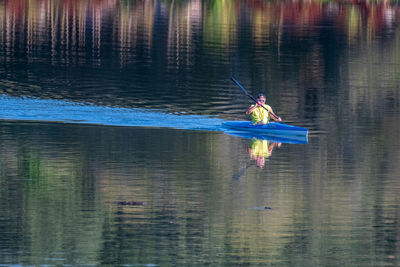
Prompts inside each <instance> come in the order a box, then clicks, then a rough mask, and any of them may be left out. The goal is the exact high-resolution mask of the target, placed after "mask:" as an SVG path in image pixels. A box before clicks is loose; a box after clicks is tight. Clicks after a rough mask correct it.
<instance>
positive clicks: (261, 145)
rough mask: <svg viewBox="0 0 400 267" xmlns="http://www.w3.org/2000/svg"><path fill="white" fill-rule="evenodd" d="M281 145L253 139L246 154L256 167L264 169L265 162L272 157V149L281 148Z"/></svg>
mask: <svg viewBox="0 0 400 267" xmlns="http://www.w3.org/2000/svg"><path fill="white" fill-rule="evenodd" d="M281 145H282V143H275V142H271V141H268V140H265V139H256V138H253V139H252V140H251V143H250V146H249V148H248V152H249V155H250V157H251V158H252V159H253V160H255V162H256V164H257V166H258V167H260V168H264V166H265V161H266V160H267V159H268V158H269V157H270V156H271V155H272V151H273V150H274V148H275V147H281Z"/></svg>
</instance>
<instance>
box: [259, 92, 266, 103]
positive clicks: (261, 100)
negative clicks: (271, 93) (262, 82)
mask: <svg viewBox="0 0 400 267" xmlns="http://www.w3.org/2000/svg"><path fill="white" fill-rule="evenodd" d="M257 100H258V101H259V102H265V95H264V94H258V97H257Z"/></svg>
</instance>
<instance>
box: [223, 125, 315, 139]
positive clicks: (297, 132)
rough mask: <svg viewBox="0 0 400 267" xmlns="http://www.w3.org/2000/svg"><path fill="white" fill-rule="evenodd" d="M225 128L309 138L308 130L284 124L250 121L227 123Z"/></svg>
mask: <svg viewBox="0 0 400 267" xmlns="http://www.w3.org/2000/svg"><path fill="white" fill-rule="evenodd" d="M223 126H224V127H226V128H229V129H234V130H237V131H245V132H251V133H257V134H266V135H275V136H307V134H308V130H307V128H303V127H297V126H292V125H288V124H284V123H277V122H271V123H267V124H252V123H251V122H250V121H227V122H224V123H223Z"/></svg>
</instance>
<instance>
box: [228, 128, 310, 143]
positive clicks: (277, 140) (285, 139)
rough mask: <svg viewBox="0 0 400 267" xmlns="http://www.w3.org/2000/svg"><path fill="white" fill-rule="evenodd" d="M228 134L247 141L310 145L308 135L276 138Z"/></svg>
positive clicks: (236, 132) (236, 133)
mask: <svg viewBox="0 0 400 267" xmlns="http://www.w3.org/2000/svg"><path fill="white" fill-rule="evenodd" d="M225 133H226V134H229V135H233V136H237V137H241V138H246V139H253V138H255V139H261V140H268V141H271V142H275V143H289V144H307V143H308V136H307V135H301V136H297V135H293V136H291V135H289V136H285V135H282V136H275V135H268V134H255V133H250V132H243V131H225Z"/></svg>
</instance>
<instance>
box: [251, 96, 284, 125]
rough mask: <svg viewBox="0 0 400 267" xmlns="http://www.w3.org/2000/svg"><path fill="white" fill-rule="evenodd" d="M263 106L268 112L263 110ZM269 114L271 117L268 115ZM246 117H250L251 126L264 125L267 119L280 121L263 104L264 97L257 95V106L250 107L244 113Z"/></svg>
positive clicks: (270, 109)
mask: <svg viewBox="0 0 400 267" xmlns="http://www.w3.org/2000/svg"><path fill="white" fill-rule="evenodd" d="M263 106H264V107H265V108H266V109H268V111H269V112H268V111H267V110H266V109H265V108H263ZM270 113H271V115H272V116H271V115H270ZM246 114H247V115H250V118H251V122H252V123H253V124H266V123H268V122H269V118H270V117H271V118H272V119H273V120H274V121H282V119H281V118H280V117H278V116H277V115H275V113H274V112H273V110H272V108H271V107H270V106H268V105H266V104H265V95H264V94H259V95H258V97H257V104H255V105H251V106H250V107H249V109H248V110H247V111H246Z"/></svg>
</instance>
